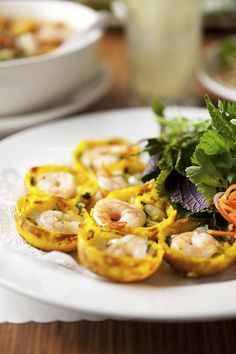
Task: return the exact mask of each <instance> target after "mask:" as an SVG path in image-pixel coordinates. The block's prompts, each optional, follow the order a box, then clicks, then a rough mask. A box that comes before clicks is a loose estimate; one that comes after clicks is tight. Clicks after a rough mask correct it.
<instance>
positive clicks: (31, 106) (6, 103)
mask: <svg viewBox="0 0 236 354" xmlns="http://www.w3.org/2000/svg"><path fill="white" fill-rule="evenodd" d="M0 13H1V16H9V17H25V18H26V17H28V18H34V19H38V20H39V21H45V22H56V21H61V22H64V23H65V24H67V25H69V26H70V27H72V28H74V29H75V30H78V31H82V30H86V29H88V28H89V27H90V26H92V25H93V24H94V22H96V20H97V17H98V16H99V15H98V14H97V12H96V11H94V10H91V9H90V8H88V7H86V6H83V5H79V4H76V3H72V2H69V1H57V0H33V1H32V0H31V1H30V0H11V1H6V0H3V1H0ZM101 36H102V31H101V30H94V31H91V33H89V34H88V35H86V36H83V37H81V41H79V42H78V43H77V44H76V46H75V47H74V48H73V49H71V50H68V51H66V52H63V53H60V52H58V53H57V51H55V53H53V52H51V53H50V54H46V55H40V56H36V57H31V58H22V59H15V60H9V61H5V62H0V116H6V115H17V114H21V113H27V112H30V111H35V110H38V109H41V108H45V107H47V106H49V105H51V104H52V103H55V102H56V101H59V100H60V99H62V98H64V97H66V96H69V95H70V94H71V93H73V91H74V90H75V89H77V88H78V87H79V86H81V85H83V83H84V82H86V81H87V80H89V78H91V77H92V76H93V74H94V73H95V71H96V70H97V65H96V62H97V58H96V46H97V43H98V41H99V39H100V38H101Z"/></svg>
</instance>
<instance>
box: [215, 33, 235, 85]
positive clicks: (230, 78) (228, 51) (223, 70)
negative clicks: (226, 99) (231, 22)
mask: <svg viewBox="0 0 236 354" xmlns="http://www.w3.org/2000/svg"><path fill="white" fill-rule="evenodd" d="M211 71H212V75H213V76H214V78H215V79H216V80H217V81H219V82H221V83H223V84H224V85H227V86H230V87H232V88H234V89H235V88H236V41H235V39H234V40H225V41H222V42H221V44H220V47H219V51H218V55H217V62H216V66H215V67H213V68H211Z"/></svg>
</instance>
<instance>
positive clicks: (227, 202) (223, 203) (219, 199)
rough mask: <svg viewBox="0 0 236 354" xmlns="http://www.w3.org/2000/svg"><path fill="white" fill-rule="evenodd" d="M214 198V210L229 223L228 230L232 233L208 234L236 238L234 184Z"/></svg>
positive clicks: (235, 195)
mask: <svg viewBox="0 0 236 354" xmlns="http://www.w3.org/2000/svg"><path fill="white" fill-rule="evenodd" d="M215 197H216V198H215V199H214V203H215V207H216V209H217V210H218V211H219V213H220V214H221V215H222V216H223V218H224V219H225V220H227V221H229V223H230V225H229V229H230V230H233V231H219V230H209V231H208V233H209V234H210V235H212V236H232V237H236V184H232V185H231V186H230V187H229V188H227V190H226V191H225V192H224V193H223V194H222V193H219V194H217V195H216V196H215Z"/></svg>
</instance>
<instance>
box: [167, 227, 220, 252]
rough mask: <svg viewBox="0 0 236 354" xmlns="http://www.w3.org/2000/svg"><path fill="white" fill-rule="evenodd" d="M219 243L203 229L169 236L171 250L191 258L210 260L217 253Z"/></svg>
mask: <svg viewBox="0 0 236 354" xmlns="http://www.w3.org/2000/svg"><path fill="white" fill-rule="evenodd" d="M219 247H220V245H219V243H218V242H217V241H216V239H215V238H214V237H212V236H211V235H209V234H208V233H207V232H206V231H205V229H204V228H203V227H199V228H197V229H196V230H194V231H189V232H183V233H181V234H179V235H172V236H171V248H175V249H176V250H179V251H184V252H185V253H187V254H189V255H190V256H193V257H204V258H211V257H212V256H213V255H214V254H216V253H217V252H218V251H219Z"/></svg>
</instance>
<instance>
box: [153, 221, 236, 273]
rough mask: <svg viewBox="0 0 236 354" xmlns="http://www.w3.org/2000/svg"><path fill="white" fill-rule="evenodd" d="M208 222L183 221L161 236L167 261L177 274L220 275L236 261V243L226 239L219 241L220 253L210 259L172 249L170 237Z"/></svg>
mask: <svg viewBox="0 0 236 354" xmlns="http://www.w3.org/2000/svg"><path fill="white" fill-rule="evenodd" d="M206 222H207V220H204V219H193V218H189V219H181V220H178V221H176V222H174V223H173V224H171V225H169V226H167V227H166V228H165V229H163V230H162V231H161V232H160V234H159V240H160V244H161V245H162V247H163V248H164V250H165V256H164V259H165V261H166V262H167V263H168V264H169V265H170V266H171V267H173V268H174V269H175V270H176V271H177V272H179V273H181V274H183V275H185V276H187V277H200V276H209V275H213V274H216V273H220V272H222V271H224V270H225V269H227V268H228V267H230V266H231V265H232V264H233V263H234V262H235V260H236V242H233V244H231V243H230V242H228V241H226V240H225V239H224V238H221V240H220V241H219V246H220V247H219V252H218V253H217V254H215V255H214V256H212V257H210V258H207V257H196V256H192V255H189V254H186V253H185V252H184V251H182V250H177V249H175V248H171V247H170V245H169V243H170V241H171V240H170V236H172V235H176V234H181V233H184V232H187V231H192V230H195V229H196V228H197V227H199V226H200V225H204V224H206ZM218 240H219V239H218Z"/></svg>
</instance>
